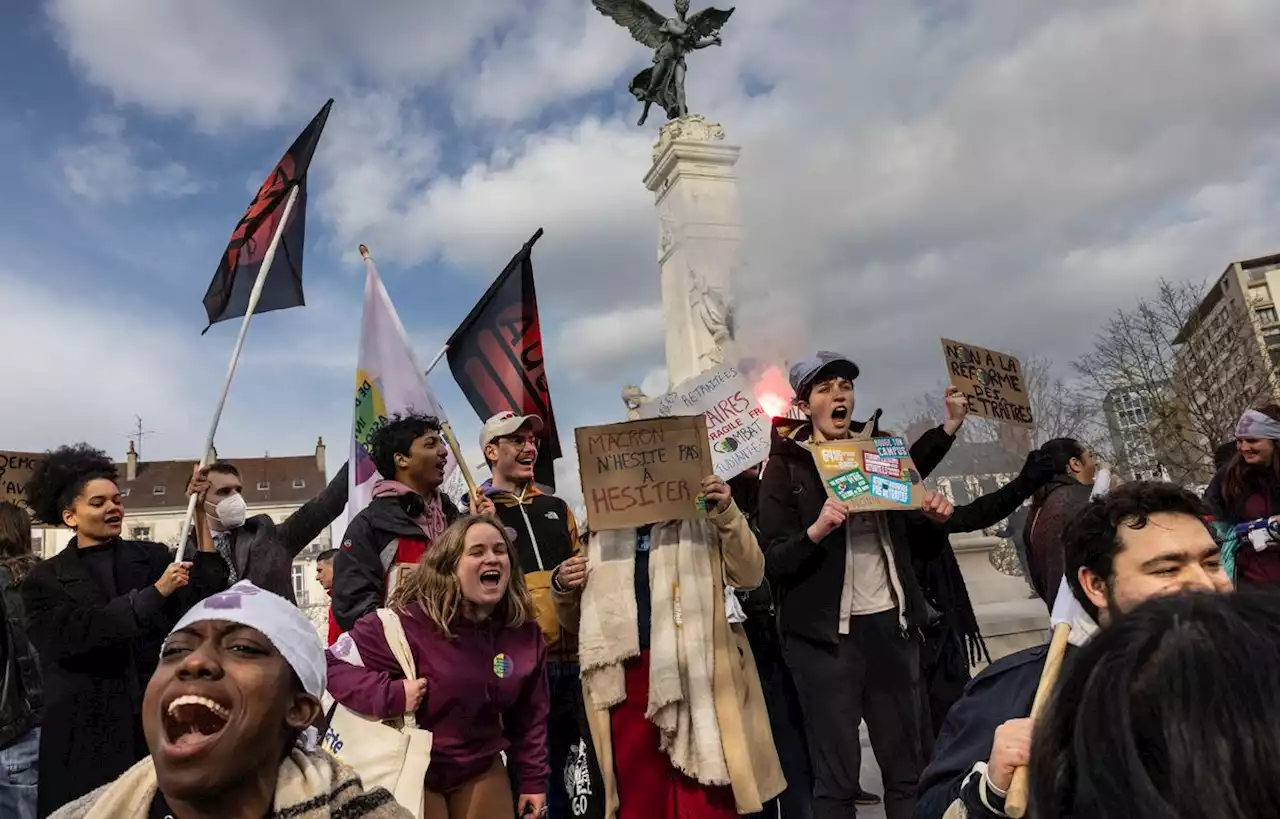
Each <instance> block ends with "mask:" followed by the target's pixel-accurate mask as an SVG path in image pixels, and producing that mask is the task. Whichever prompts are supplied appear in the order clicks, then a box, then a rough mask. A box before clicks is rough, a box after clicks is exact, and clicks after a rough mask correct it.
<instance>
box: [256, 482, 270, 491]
mask: <svg viewBox="0 0 1280 819" xmlns="http://www.w3.org/2000/svg"><path fill="white" fill-rule="evenodd" d="M258 491H259V492H269V491H271V484H270V483H269V482H267V481H258Z"/></svg>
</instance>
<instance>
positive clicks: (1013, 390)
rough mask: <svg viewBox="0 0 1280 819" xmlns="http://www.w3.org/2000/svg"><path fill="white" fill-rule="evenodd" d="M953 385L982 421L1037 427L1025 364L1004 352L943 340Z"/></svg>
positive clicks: (943, 348)
mask: <svg viewBox="0 0 1280 819" xmlns="http://www.w3.org/2000/svg"><path fill="white" fill-rule="evenodd" d="M942 350H943V354H944V355H945V356H946V359H947V375H948V376H950V378H951V385H952V386H953V387H959V388H960V390H961V391H962V392H963V393H964V394H965V395H966V396H967V397H968V398H969V411H970V412H971V413H973V414H974V415H977V416H980V417H982V418H990V419H991V420H993V421H1004V422H1005V423H1008V424H1016V425H1018V426H1023V427H1033V426H1035V420H1034V419H1032V417H1031V399H1030V398H1029V397H1028V396H1027V385H1026V382H1025V381H1024V380H1023V375H1022V364H1021V363H1020V362H1019V361H1018V359H1016V358H1014V357H1013V356H1011V355H1006V354H1005V353H997V352H995V351H994V350H988V349H985V348H983V347H975V346H973V345H972V344H961V343H960V342H958V341H950V340H948V339H945V338H944V339H943V340H942Z"/></svg>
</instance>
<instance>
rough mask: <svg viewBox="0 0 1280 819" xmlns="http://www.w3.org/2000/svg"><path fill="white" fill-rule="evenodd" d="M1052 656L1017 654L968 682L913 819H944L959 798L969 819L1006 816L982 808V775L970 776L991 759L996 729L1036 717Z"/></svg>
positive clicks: (1040, 651)
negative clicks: (1039, 691) (1043, 678)
mask: <svg viewBox="0 0 1280 819" xmlns="http://www.w3.org/2000/svg"><path fill="white" fill-rule="evenodd" d="M1074 650H1075V649H1074V648H1072V647H1071V646H1068V647H1067V654H1066V659H1065V660H1064V663H1065V662H1069V661H1070V659H1071V656H1072V653H1073V652H1074ZM1048 653H1049V647H1048V646H1035V647H1034V648H1028V649H1024V650H1022V651H1018V652H1015V653H1013V654H1010V655H1008V656H1007V657H1002V658H1000V659H999V660H997V661H995V662H994V663H992V664H991V665H989V666H987V667H986V668H985V669H983V671H982V673H981V674H979V675H978V676H976V677H974V678H973V680H971V681H970V682H969V685H968V686H967V687H966V688H965V690H964V696H963V697H961V698H960V701H959V702H957V703H956V704H955V706H954V707H953V708H952V709H951V711H950V713H948V714H947V719H946V721H945V722H944V723H943V724H942V730H941V731H940V732H939V734H938V740H937V742H936V743H934V746H933V759H931V760H930V761H929V765H928V767H926V768H925V770H924V773H923V774H921V775H920V786H919V789H918V791H917V795H918V800H917V802H916V812H915V813H914V814H913V816H912V819H942V817H943V815H944V814H945V813H946V812H947V809H948V808H949V807H951V805H952V803H954V802H955V801H956V800H959V801H961V802H962V803H964V806H965V811H966V813H965V814H963V815H967V816H968V817H969V819H997V817H1001V816H1004V814H1003V813H996V812H993V811H990V810H988V809H987V808H986V806H985V805H983V804H982V801H981V799H980V798H979V796H978V791H977V781H978V777H977V776H973V777H971V776H970V774H972V773H973V766H974V765H975V764H976V763H978V762H986V761H987V758H988V757H990V756H991V740H992V737H994V736H995V733H996V729H997V728H999V727H1000V726H1001V725H1003V724H1004V723H1006V722H1008V721H1009V720H1011V719H1021V718H1023V717H1026V716H1028V715H1029V714H1030V713H1031V703H1032V701H1033V700H1035V697H1036V688H1038V687H1039V686H1040V674H1041V672H1042V671H1044V662H1045V658H1046V657H1047V656H1048ZM996 807H1002V805H997V806H996Z"/></svg>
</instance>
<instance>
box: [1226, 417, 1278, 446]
mask: <svg viewBox="0 0 1280 819" xmlns="http://www.w3.org/2000/svg"><path fill="white" fill-rule="evenodd" d="M1236 437H1237V438H1262V439H1264V440H1268V441H1280V421H1277V420H1275V419H1274V418H1272V417H1271V416H1269V415H1267V414H1265V413H1261V412H1258V411H1257V410H1247V411H1246V412H1245V414H1244V415H1241V416H1240V422H1239V423H1237V424H1236Z"/></svg>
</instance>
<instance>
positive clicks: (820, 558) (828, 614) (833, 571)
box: [760, 410, 955, 645]
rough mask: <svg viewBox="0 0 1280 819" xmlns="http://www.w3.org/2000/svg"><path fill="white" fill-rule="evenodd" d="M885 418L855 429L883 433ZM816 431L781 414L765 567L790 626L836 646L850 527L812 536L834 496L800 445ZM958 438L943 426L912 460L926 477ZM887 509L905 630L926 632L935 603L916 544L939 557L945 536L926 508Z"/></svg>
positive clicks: (766, 505) (764, 507)
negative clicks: (915, 561)
mask: <svg viewBox="0 0 1280 819" xmlns="http://www.w3.org/2000/svg"><path fill="white" fill-rule="evenodd" d="M879 419H880V412H879V411H878V410H877V411H876V414H875V415H874V416H872V418H871V420H870V421H868V422H867V423H866V424H856V423H855V424H854V431H855V432H861V431H862V430H863V429H865V427H866V425H867V424H870V425H871V428H872V434H873V435H875V436H879V435H881V434H883V433H882V432H881V430H880V428H879V424H878V422H879ZM811 434H812V428H811V427H810V425H809V423H808V422H807V421H796V420H794V419H790V418H778V419H775V420H774V424H773V443H772V447H771V448H770V450H769V461H768V464H767V465H766V467H765V470H764V477H763V478H762V479H761V482H760V534H761V538H760V539H761V543H762V544H763V545H764V550H765V574H766V576H767V577H768V578H769V580H770V582H771V583H772V584H773V592H774V595H775V596H776V598H777V602H778V605H779V606H780V608H781V613H780V618H779V619H780V622H781V626H782V631H783V633H784V634H793V635H796V636H799V637H803V638H805V639H807V640H812V641H813V642H817V643H827V644H830V645H835V644H836V643H837V642H839V628H840V623H839V620H840V594H841V591H842V590H843V588H844V565H845V533H844V528H843V527H841V528H839V529H837V530H836V531H834V532H832V533H831V534H830V535H828V536H827V537H826V538H824V539H823V541H822V542H821V543H814V542H813V541H811V540H810V539H809V535H808V531H807V530H808V528H809V525H810V524H811V523H813V522H814V521H815V520H817V519H818V514H819V513H820V512H821V511H822V505H823V504H824V503H825V502H826V500H827V493H826V491H825V490H824V489H823V487H822V478H821V476H820V475H819V474H818V467H817V466H816V465H815V464H814V462H813V455H812V454H811V453H810V452H809V450H808V449H805V448H804V447H803V446H801V444H800V442H802V441H807V440H808V439H809V437H810V435H811ZM953 443H955V438H954V437H952V436H950V435H948V434H947V433H946V432H945V431H943V429H942V428H941V427H936V428H934V429H931V430H929V431H928V432H926V433H925V434H924V435H922V436H920V439H919V440H918V441H916V442H915V443H914V444H912V446H911V459H912V461H913V462H914V463H915V466H916V470H917V471H918V472H919V473H920V476H921V478H924V477H926V476H928V475H929V473H930V472H932V471H933V470H934V469H935V468H937V466H938V464H939V463H941V461H942V459H943V458H945V457H946V455H947V452H948V451H949V450H950V449H951V445H952V444H953ZM885 514H886V515H887V516H888V523H889V534H890V540H891V555H892V557H893V561H892V563H893V565H892V566H890V567H889V568H890V573H891V575H892V576H891V578H890V580H891V582H893V583H894V584H895V585H896V586H897V587H898V588H900V589H901V590H902V597H901V599H899V600H898V612H899V619H900V621H901V622H902V623H903V625H904V630H910V631H912V632H916V633H918V632H919V630H920V629H922V628H923V627H924V625H925V624H926V623H927V621H928V619H929V614H928V611H929V607H928V604H927V603H926V602H925V599H924V595H923V594H922V593H921V591H920V584H919V582H918V581H917V580H916V576H915V572H914V571H912V569H911V558H912V551H913V549H920V550H922V551H927V552H928V554H927V555H925V556H927V557H932V556H933V555H934V554H936V553H937V549H938V539H937V538H936V537H932V536H930V535H931V531H932V527H933V524H932V523H931V522H930V521H929V520H928V518H926V517H925V516H924V515H923V514H921V513H920V512H917V511H902V512H886V513H885ZM920 530H924V532H925V534H924V537H919V532H920Z"/></svg>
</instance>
